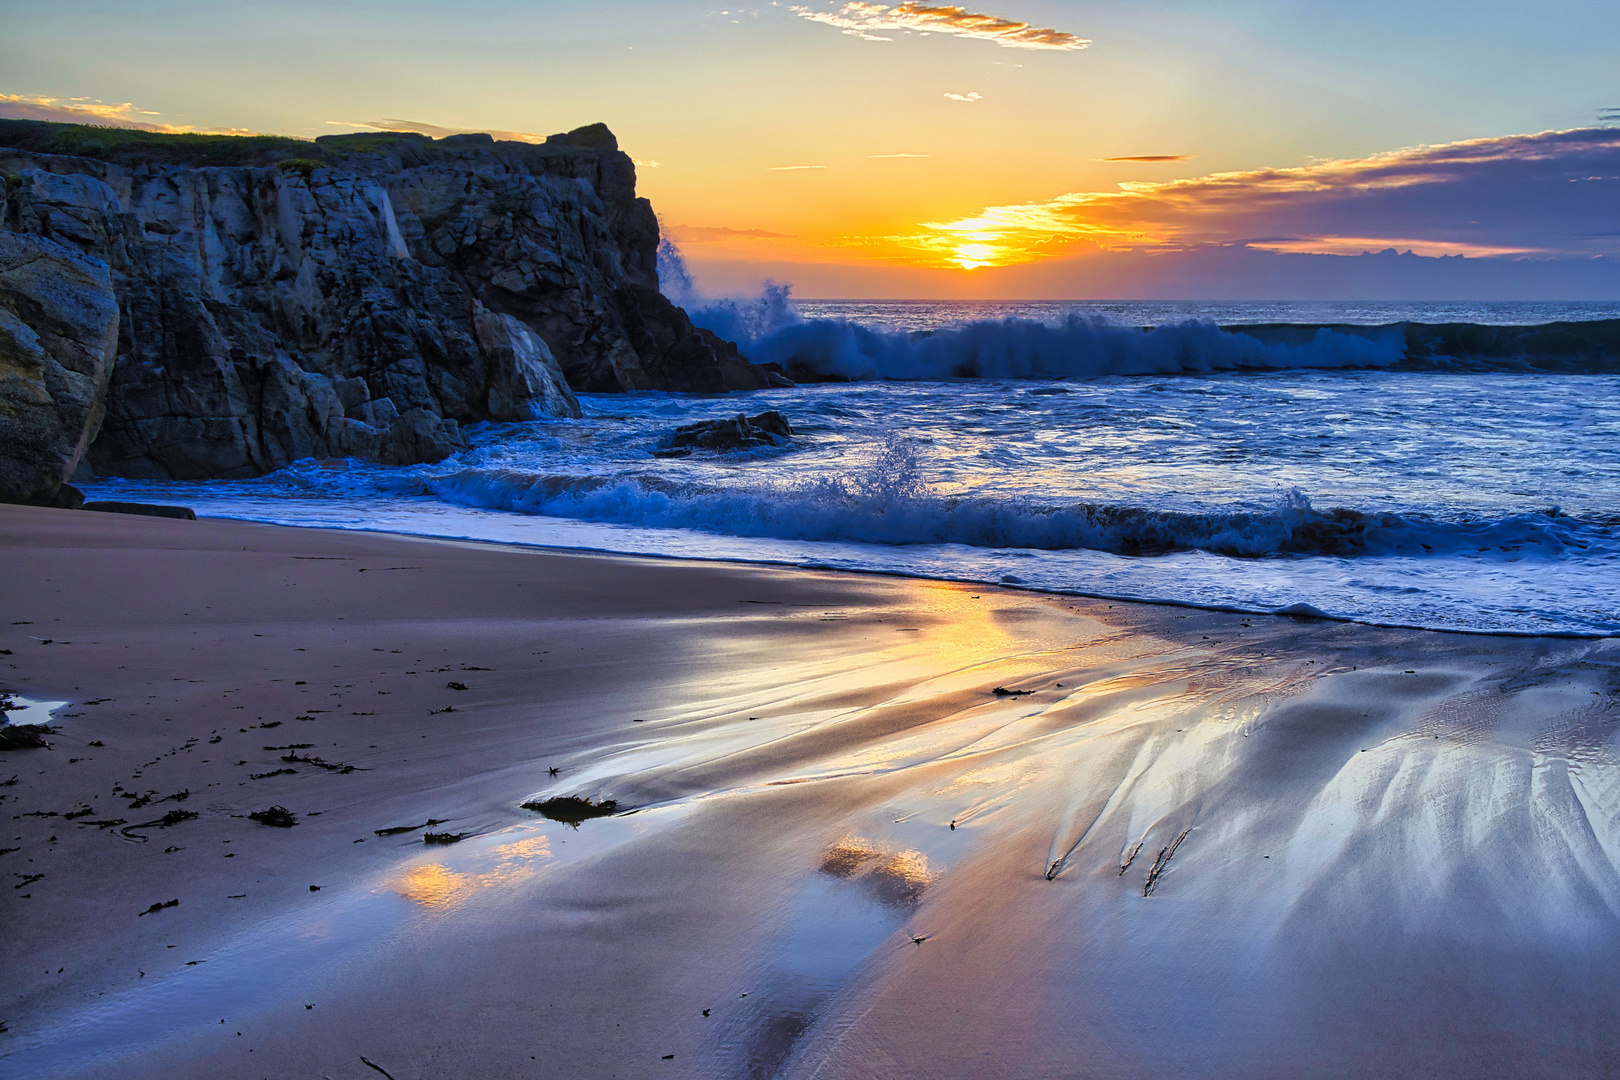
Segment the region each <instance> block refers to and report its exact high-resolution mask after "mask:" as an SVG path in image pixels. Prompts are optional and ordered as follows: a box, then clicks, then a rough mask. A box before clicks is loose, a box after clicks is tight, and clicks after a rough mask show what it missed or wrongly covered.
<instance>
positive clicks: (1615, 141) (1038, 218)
mask: <svg viewBox="0 0 1620 1080" xmlns="http://www.w3.org/2000/svg"><path fill="white" fill-rule="evenodd" d="M1616 174H1620V129H1616V128H1612V127H1597V128H1582V129H1577V130H1573V131H1547V132H1541V133H1539V134H1535V135H1510V136H1504V137H1500V138H1490V139H1473V140H1469V141H1466V142H1457V143H1448V144H1445V145H1440V146H1420V147H1413V148H1409V149H1404V150H1396V151H1392V152H1390V153H1385V154H1378V155H1375V156H1372V157H1367V158H1358V159H1351V160H1344V161H1322V162H1315V163H1312V164H1310V165H1305V166H1301V167H1297V168H1287V169H1254V170H1249V171H1245V172H1228V173H1215V174H1212V175H1209V176H1201V177H1195V178H1191V179H1184V180H1171V181H1164V182H1145V181H1132V182H1128V183H1122V184H1119V185H1117V190H1114V191H1090V192H1072V193H1069V194H1066V195H1059V196H1057V197H1056V198H1053V199H1049V200H1047V201H1045V202H1040V203H1026V204H1022V205H1013V206H990V207H986V208H984V209H983V210H981V211H979V213H977V214H975V215H973V216H971V217H966V218H962V219H960V220H956V221H944V222H927V223H924V224H923V225H922V226H920V228H921V229H922V230H923V231H921V232H919V233H916V234H914V235H911V236H906V237H890V238H888V239H889V240H891V241H892V242H894V243H896V244H899V245H900V246H901V247H903V248H904V247H909V248H910V249H911V250H913V251H923V252H928V253H930V255H931V256H932V257H933V258H935V259H938V260H940V261H941V263H943V264H947V265H948V264H955V265H957V266H961V267H965V268H973V267H978V266H993V265H1007V264H1012V263H1020V262H1033V261H1037V260H1040V259H1044V258H1048V257H1051V256H1053V255H1055V254H1058V253H1060V252H1062V251H1064V250H1065V249H1066V248H1067V247H1068V246H1069V245H1073V244H1076V243H1082V244H1084V243H1089V244H1092V245H1095V246H1097V247H1101V248H1105V249H1114V250H1120V249H1127V248H1143V249H1159V250H1177V249H1187V248H1190V247H1194V246H1197V245H1208V244H1248V243H1259V244H1269V246H1271V247H1273V248H1274V249H1277V250H1287V251H1291V252H1307V251H1316V252H1335V251H1345V250H1349V249H1350V248H1358V247H1365V248H1366V249H1369V250H1376V249H1382V248H1386V247H1395V248H1397V249H1401V250H1405V249H1408V248H1410V249H1412V250H1414V251H1430V252H1435V253H1441V252H1446V253H1470V254H1502V253H1536V254H1538V255H1542V256H1584V257H1590V256H1594V255H1602V254H1616V253H1620V244H1617V243H1615V241H1614V240H1613V239H1609V238H1604V237H1599V236H1594V235H1592V234H1591V232H1590V230H1591V228H1592V225H1593V223H1594V222H1605V221H1612V220H1614V216H1615V210H1614V207H1615V202H1614V200H1615V187H1616V185H1615V183H1612V182H1608V181H1605V182H1602V183H1571V182H1570V181H1571V180H1584V179H1585V178H1587V177H1591V176H1600V177H1609V176H1613V175H1616ZM1254 237H1270V238H1278V237H1282V238H1286V239H1284V240H1281V241H1278V240H1275V239H1273V240H1271V241H1253V240H1252V238H1254ZM1282 245H1286V247H1284V246H1282Z"/></svg>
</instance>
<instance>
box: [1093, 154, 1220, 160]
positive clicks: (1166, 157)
mask: <svg viewBox="0 0 1620 1080" xmlns="http://www.w3.org/2000/svg"><path fill="white" fill-rule="evenodd" d="M1197 156H1198V155H1197V154H1135V155H1132V156H1131V157H1104V158H1098V159H1097V160H1098V161H1191V160H1192V159H1193V158H1195V157H1197Z"/></svg>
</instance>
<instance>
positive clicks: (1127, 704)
mask: <svg viewBox="0 0 1620 1080" xmlns="http://www.w3.org/2000/svg"><path fill="white" fill-rule="evenodd" d="M0 560H3V563H0V582H3V585H0V588H3V590H4V591H3V593H0V649H5V650H9V653H7V654H4V655H0V689H6V690H11V691H14V692H17V693H21V694H25V695H28V696H29V697H32V698H38V699H49V700H63V701H69V702H71V703H72V704H71V705H70V706H68V707H65V708H63V709H61V710H60V711H59V712H58V714H57V715H58V720H59V729H60V730H59V732H58V734H57V735H55V736H54V737H53V739H52V741H53V743H54V746H53V747H52V748H51V749H49V750H28V751H14V752H9V753H4V754H0V781H6V780H7V779H9V778H10V777H12V776H15V777H16V782H15V783H14V784H11V785H10V786H5V787H0V795H3V797H4V798H3V801H0V815H3V816H0V821H3V822H4V823H6V825H7V830H6V831H5V832H4V834H3V835H0V848H6V849H15V850H9V851H7V852H6V853H5V854H4V855H0V873H3V874H4V879H3V880H4V881H5V883H6V885H7V887H6V888H4V889H0V927H3V933H0V995H4V996H3V997H0V1020H3V1021H4V1022H5V1024H6V1026H7V1028H8V1030H7V1032H6V1033H5V1034H0V1075H3V1076H6V1077H24V1076H27V1077H58V1076H60V1077H107V1078H112V1077H117V1078H145V1077H153V1078H157V1077H163V1078H179V1077H244V1078H246V1077H261V1076H262V1077H275V1078H280V1077H310V1078H314V1077H317V1076H327V1077H331V1078H333V1080H339V1078H362V1077H371V1078H373V1080H375V1077H377V1076H378V1075H379V1072H378V1071H376V1070H374V1068H373V1067H372V1066H371V1065H368V1064H366V1061H369V1062H371V1063H374V1065H375V1066H376V1067H377V1069H380V1070H384V1071H386V1072H387V1073H388V1074H389V1075H391V1076H393V1077H395V1078H396V1080H417V1078H469V1080H471V1078H494V1077H502V1078H506V1077H525V1076H535V1077H681V1076H691V1077H753V1076H758V1077H764V1076H784V1077H810V1076H817V1077H823V1078H835V1077H836V1078H842V1077H851V1078H854V1077H863V1078H864V1077H880V1078H891V1077H893V1078H899V1077H913V1076H929V1077H964V1078H965V1077H1009V1078H1010V1077H1060V1076H1061V1077H1069V1076H1090V1077H1150V1076H1151V1077H1160V1076H1166V1075H1173V1076H1196V1077H1205V1076H1210V1077H1245V1078H1247V1077H1284V1076H1287V1077H1296V1076H1312V1077H1337V1076H1344V1077H1379V1076H1390V1077H1396V1076H1399V1077H1408V1076H1446V1077H1450V1076H1457V1077H1462V1076H1470V1077H1472V1076H1572V1075H1579V1076H1598V1075H1610V1074H1615V1073H1620V1033H1617V1030H1616V1029H1617V1025H1620V1021H1617V1020H1616V1018H1617V1017H1620V873H1617V869H1616V866H1617V859H1620V764H1617V762H1616V759H1615V754H1614V750H1613V739H1612V732H1613V727H1614V720H1615V717H1616V716H1617V715H1620V713H1617V710H1616V693H1617V691H1620V670H1617V667H1616V664H1617V661H1620V648H1617V646H1616V645H1615V644H1614V643H1612V642H1609V641H1601V642H1582V641H1561V640H1552V639H1522V638H1521V639H1511V638H1489V637H1467V636H1460V635H1444V634H1431V633H1420V632H1408V631H1393V630H1379V629H1373V628H1369V627H1361V626H1353V625H1346V624H1338V623H1330V622H1318V621H1309V620H1296V619H1287V618H1243V617H1240V616H1236V615H1229V614H1216V613H1206V612H1198V611H1189V610H1186V609H1177V608H1170V607H1147V606H1126V605H1114V606H1110V605H1107V604H1105V603H1102V602H1093V601H1080V600H1072V599H1057V598H1042V597H1035V596H1031V595H1028V594H1020V593H1016V592H1010V591H1005V590H996V589H982V588H976V587H974V588H970V587H965V586H959V585H950V584H938V583H926V582H916V581H903V580H896V579H886V578H879V577H863V576H854V575H836V574H825V573H811V572H805V571H795V570H777V569H770V568H758V567H739V566H726V565H716V564H696V563H686V562H674V561H667V562H666V561H656V560H636V559H626V558H612V557H601V556H590V555H578V554H566V553H556V552H538V551H529V550H517V549H506V548H499V547H493V546H481V545H472V544H452V543H442V542H431V541H423V540H413V539H408V538H400V537H390V536H382V535H367V534H354V533H332V532H319V531H312V530H293V529H282V528H272V527H265V526H255V525H247V524H241V523H234V522H221V521H199V522H185V521H171V520H161V519H147V518H138V517H128V516H123V515H115V514H95V513H85V512H77V513H75V512H68V511H57V510H44V509H31V508H22V507H0ZM47 641H48V642H49V643H47ZM452 683H457V684H462V685H464V686H465V687H466V689H464V690H463V689H454V688H452V687H451V686H450V684H452ZM997 687H1000V688H1002V689H1003V690H1011V691H1017V693H1015V694H1000V695H998V694H996V693H995V692H994V691H995V689H996V688H997ZM446 708H450V709H453V711H449V712H441V711H439V710H444V709H446ZM93 744H100V745H93ZM295 744H309V745H308V746H302V745H299V746H298V747H297V748H296V749H292V750H287V749H274V748H275V747H287V746H289V745H295ZM287 754H292V755H296V756H298V757H301V758H317V759H319V760H320V761H322V762H325V763H326V764H328V765H337V766H349V765H352V766H353V767H354V770H353V771H340V769H329V768H323V767H321V765H319V764H315V763H312V762H308V761H292V762H288V761H284V760H283V756H284V755H287ZM284 768H285V769H292V770H294V771H293V772H291V773H281V774H278V775H270V776H262V778H260V779H252V777H253V776H256V775H262V774H265V773H274V772H275V771H276V770H278V769H284ZM551 769H556V770H557V772H556V774H555V775H553V774H552V773H551V772H550V770H551ZM182 791H186V792H189V794H188V795H187V796H186V797H185V798H184V799H177V798H175V796H176V795H177V794H178V793H180V792H182ZM119 792H124V793H128V794H118V793H119ZM148 793H150V795H148ZM553 795H579V796H583V797H588V798H592V799H603V798H606V799H613V800H616V801H617V802H618V804H619V806H620V808H621V809H623V810H633V811H634V812H631V813H624V814H620V815H617V816H613V817H605V818H599V819H594V820H589V821H585V822H582V823H580V824H579V826H578V828H572V827H570V826H569V825H567V824H565V823H561V822H555V821H549V820H547V819H545V818H543V817H542V816H540V815H538V814H535V813H532V812H530V811H526V810H523V809H521V808H520V805H519V804H520V803H522V802H523V801H525V800H528V799H531V798H533V797H536V796H538V797H542V798H544V797H548V796H553ZM144 798H150V800H151V801H150V802H146V803H145V804H144V805H140V806H131V805H130V804H131V803H132V802H140V801H141V800H142V799H144ZM271 805H282V806H285V807H287V808H288V809H289V810H291V811H292V812H293V813H294V814H296V815H297V817H298V824H297V825H296V826H294V827H293V828H272V827H268V826H264V825H260V824H257V823H255V822H254V821H252V820H250V819H249V818H247V817H246V816H245V815H247V814H248V813H249V812H251V811H256V810H261V809H264V808H266V807H269V806H271ZM175 809H181V810H187V811H194V812H196V813H197V814H198V815H199V816H197V817H196V818H194V819H187V820H182V821H178V822H176V823H174V824H172V825H168V826H157V827H151V828H148V829H145V830H134V831H132V832H131V833H130V834H129V837H128V838H126V836H124V835H122V834H121V830H123V829H127V827H128V826H129V825H134V824H139V823H142V822H148V821H152V820H154V819H159V818H161V817H162V816H163V815H164V814H165V813H167V812H168V811H170V810H175ZM82 811H88V812H87V813H81V812H82ZM69 814H78V815H80V816H75V817H71V818H70V817H69V816H68V815H69ZM41 815H44V816H41ZM429 818H436V819H444V820H445V824H444V825H442V826H435V830H436V831H439V830H442V831H448V832H453V833H466V834H468V835H467V837H466V839H463V840H462V841H460V842H459V843H456V844H453V845H451V846H447V847H439V846H428V845H425V844H424V843H423V842H422V832H421V831H420V830H418V831H414V832H408V833H402V834H398V835H393V836H377V835H376V834H375V830H379V829H384V828H387V827H391V826H404V825H418V824H420V823H422V822H424V821H426V820H427V819H429ZM118 819H123V820H124V822H125V824H124V825H123V826H119V825H103V824H98V823H102V822H108V821H116V820H118ZM953 824H954V827H953ZM143 836H144V837H145V839H144V841H143V840H141V839H137V838H138V837H143ZM35 875H43V876H40V877H37V878H36V877H35ZM312 886H315V887H317V889H315V890H312V888H311V887H312ZM1144 894H1147V895H1144ZM169 900H178V901H179V903H178V905H176V906H173V907H166V908H162V909H160V910H158V911H156V912H152V913H150V914H142V912H143V911H146V910H147V909H148V908H149V907H150V906H151V905H152V904H154V903H163V902H167V901H169ZM362 1059H365V1060H362Z"/></svg>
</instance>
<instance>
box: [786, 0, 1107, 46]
mask: <svg viewBox="0 0 1620 1080" xmlns="http://www.w3.org/2000/svg"><path fill="white" fill-rule="evenodd" d="M788 10H789V11H791V12H793V13H794V14H795V15H797V16H799V18H801V19H809V20H810V21H811V22H818V23H823V24H825V25H827V26H834V27H837V28H838V29H840V30H842V31H843V32H844V33H846V34H850V35H852V36H854V37H858V38H861V39H862V40H864V41H892V40H894V39H893V38H887V37H884V36H883V35H882V34H881V33H880V32H879V31H884V30H890V31H893V30H899V31H907V32H916V33H924V34H951V35H954V36H956V37H965V38H975V39H977V40H979V41H991V42H994V43H995V44H997V45H1001V46H1003V47H1005V48H1009V49H1062V50H1068V49H1083V48H1085V47H1086V46H1087V45H1090V44H1091V42H1090V41H1088V40H1086V39H1085V38H1082V37H1077V36H1075V35H1074V34H1068V33H1064V32H1063V31H1061V30H1044V29H1041V28H1039V27H1034V26H1031V25H1030V24H1029V23H1026V22H1018V21H1017V20H1014V19H1002V18H998V17H997V16H994V15H979V14H976V13H974V12H971V11H969V10H968V9H967V8H962V7H954V6H951V5H943V4H939V5H936V4H921V3H916V2H915V0H907V2H905V3H902V4H897V5H896V6H894V7H890V6H888V5H887V4H872V3H860V2H856V3H847V4H844V5H843V6H842V7H840V8H839V9H838V10H837V11H816V10H814V9H812V8H808V7H804V6H802V5H798V4H790V5H789V6H788Z"/></svg>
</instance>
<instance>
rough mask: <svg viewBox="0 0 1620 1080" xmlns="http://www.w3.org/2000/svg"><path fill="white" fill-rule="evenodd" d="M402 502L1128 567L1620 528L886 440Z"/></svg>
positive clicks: (417, 481)
mask: <svg viewBox="0 0 1620 1080" xmlns="http://www.w3.org/2000/svg"><path fill="white" fill-rule="evenodd" d="M384 483H385V486H386V488H387V490H389V492H390V493H392V494H399V495H431V496H433V497H435V498H438V499H441V500H444V501H447V502H451V503H455V504H458V505H461V506H467V507H477V508H481V509H493V510H505V511H514V512H518V513H524V514H539V515H546V516H549V517H561V518H572V519H576V520H582V521H592V522H602V523H612V524H621V525H635V526H644V527H655V528H679V529H692V530H698V531H702V532H709V533H719V534H724V535H730V536H744V537H772V538H777V539H790V540H810V541H855V542H862V543H876V544H889V545H908V544H956V545H963V546H966V547H974V548H1027V549H1034V550H1048V551H1058V550H1065V549H1089V550H1094V551H1106V552H1112V553H1115V554H1121V555H1139V556H1140V555H1160V554H1168V553H1171V552H1177V551H1193V550H1196V551H1205V552H1209V553H1212V554H1217V555H1224V556H1228V557H1233V558H1242V559H1257V558H1273V557H1286V556H1312V555H1315V556H1334V557H1341V558H1343V557H1359V556H1377V555H1400V556H1407V557H1419V558H1421V557H1425V556H1430V555H1439V556H1445V555H1451V556H1458V555H1462V556H1476V557H1481V558H1505V559H1514V560H1518V559H1525V558H1530V559H1553V558H1560V557H1567V556H1571V555H1579V554H1581V553H1583V552H1588V551H1601V552H1602V553H1604V554H1608V553H1610V552H1612V550H1613V547H1614V540H1615V535H1614V524H1615V523H1613V522H1589V521H1584V520H1581V519H1576V518H1571V517H1567V516H1564V515H1562V514H1560V513H1559V511H1558V510H1557V508H1551V509H1549V510H1547V511H1545V512H1541V513H1530V514H1521V515H1516V516H1512V517H1506V518H1501V519H1496V520H1477V521H1440V520H1436V519H1433V518H1430V517H1427V516H1424V515H1417V514H1412V515H1402V514H1398V513H1370V512H1365V511H1360V510H1351V509H1343V508H1330V509H1317V508H1316V507H1313V506H1312V505H1311V502H1310V500H1309V499H1308V498H1307V497H1306V496H1305V495H1304V494H1302V493H1300V492H1298V491H1289V492H1286V493H1284V494H1282V495H1281V496H1279V497H1278V499H1277V500H1276V502H1275V504H1274V505H1272V506H1269V507H1263V508H1256V509H1219V510H1204V511H1175V510H1166V509H1148V508H1143V507H1134V506H1128V505H1108V504H1100V503H1092V502H1082V501H1076V502H1071V503H1051V502H1043V501H1040V500H1038V499H1034V498H1029V497H1013V498H991V497H982V496H975V497H955V496H951V495H948V494H941V493H939V492H937V491H935V490H933V489H932V488H930V487H929V486H928V485H927V484H926V483H924V482H923V481H922V480H921V479H920V478H919V474H918V469H917V462H916V459H915V457H914V452H913V451H912V449H911V448H910V446H909V444H907V443H905V442H903V441H900V440H891V441H890V443H889V444H888V446H887V447H886V449H885V450H884V452H883V454H882V455H881V456H880V458H879V459H878V460H877V461H876V462H875V463H874V464H873V465H872V466H871V467H870V468H869V469H866V470H863V471H857V472H853V473H849V474H845V475H835V476H829V477H822V478H818V479H815V480H801V481H797V482H783V483H777V484H767V485H758V486H752V487H743V488H737V487H724V488H721V487H713V486H706V485H702V484H696V483H686V482H678V481H673V480H670V479H667V478H659V477H652V476H636V477H627V476H623V475H620V476H614V477H591V476H566V475H549V474H537V473H532V472H524V471H521V470H516V469H484V468H464V469H460V470H457V471H454V472H449V473H444V474H438V475H420V474H419V475H417V476H415V477H412V478H407V477H404V476H396V477H393V478H391V479H389V480H387V481H385V482H384Z"/></svg>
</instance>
